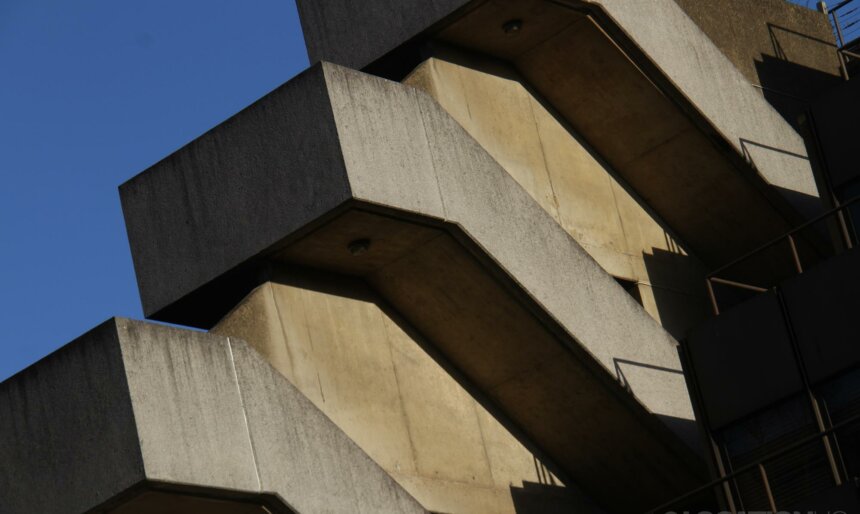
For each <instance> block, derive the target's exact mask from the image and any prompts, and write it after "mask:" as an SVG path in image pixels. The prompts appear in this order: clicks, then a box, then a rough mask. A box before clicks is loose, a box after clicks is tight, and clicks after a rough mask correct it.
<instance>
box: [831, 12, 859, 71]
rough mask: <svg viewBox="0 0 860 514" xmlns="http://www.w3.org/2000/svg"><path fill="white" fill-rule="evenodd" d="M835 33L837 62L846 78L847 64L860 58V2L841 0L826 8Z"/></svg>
mask: <svg viewBox="0 0 860 514" xmlns="http://www.w3.org/2000/svg"><path fill="white" fill-rule="evenodd" d="M825 12H827V14H828V15H829V16H830V22H831V24H832V25H833V32H834V33H835V34H836V42H837V48H836V53H837V55H838V56H839V64H840V66H841V67H842V76H843V77H845V80H848V78H849V75H848V64H849V63H850V62H851V61H853V60H860V53H858V52H860V2H858V1H857V0H843V1H842V2H839V3H838V4H836V5H834V6H833V7H831V8H826V11H825Z"/></svg>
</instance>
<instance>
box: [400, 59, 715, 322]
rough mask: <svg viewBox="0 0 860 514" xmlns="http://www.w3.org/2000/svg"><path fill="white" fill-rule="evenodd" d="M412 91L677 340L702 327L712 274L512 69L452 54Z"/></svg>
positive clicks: (414, 77)
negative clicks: (438, 109)
mask: <svg viewBox="0 0 860 514" xmlns="http://www.w3.org/2000/svg"><path fill="white" fill-rule="evenodd" d="M404 82H405V83H406V84H410V85H412V86H415V87H418V88H420V89H422V90H424V91H426V92H427V93H428V94H430V96H432V97H433V98H434V99H435V100H436V101H437V102H439V104H440V105H441V106H442V108H444V109H445V110H446V111H447V112H448V113H449V114H450V115H451V116H452V117H453V118H454V119H455V120H457V122H459V123H460V125H462V126H463V128H465V129H466V131H467V132H468V133H469V135H471V136H472V137H474V138H475V140H476V141H478V143H480V144H481V146H482V147H484V149H485V150H487V152H489V153H490V155H492V156H493V158H494V159H495V160H496V161H497V162H498V163H499V164H500V165H501V166H502V167H503V168H504V169H505V170H506V171H507V172H508V173H510V174H511V176H512V177H513V178H514V179H515V180H516V181H517V183H519V184H520V185H521V186H522V187H523V188H524V189H525V190H526V191H527V192H528V193H529V194H530V195H531V196H532V198H534V199H535V201H537V202H538V203H539V204H540V205H541V206H542V207H543V208H544V209H545V210H546V211H547V212H548V213H549V214H550V215H551V216H552V217H553V219H555V220H556V221H557V222H558V223H559V224H560V225H561V226H562V227H564V229H565V230H566V231H567V232H568V233H569V234H570V235H571V236H572V237H573V238H574V239H576V241H577V242H578V243H579V244H580V245H582V247H583V248H584V249H585V250H586V251H587V252H588V253H589V255H591V256H592V257H594V259H595V260H596V261H597V262H598V263H599V264H600V265H601V266H602V267H603V269H605V270H606V271H607V272H608V273H610V274H611V275H613V276H615V277H619V278H623V279H626V280H629V281H632V282H634V283H636V286H635V287H636V288H637V289H638V291H637V293H638V296H639V297H640V298H641V303H642V304H643V306H644V307H645V310H646V311H648V313H649V314H650V315H651V316H652V317H653V318H654V319H656V320H657V321H658V322H660V323H661V324H662V325H663V327H664V328H665V329H666V330H668V331H669V332H670V333H671V334H672V335H673V336H675V337H676V338H682V337H684V336H685V335H686V332H687V330H688V329H689V328H691V327H692V326H693V325H695V324H696V323H698V322H699V321H700V320H702V319H704V317H705V315H706V313H707V305H706V298H705V291H704V287H703V285H702V284H703V281H704V277H705V273H706V270H705V267H704V265H703V264H702V263H701V262H700V261H699V260H698V259H696V258H695V257H693V256H691V255H689V254H688V252H687V251H686V250H685V249H684V245H683V244H682V243H680V242H679V241H678V240H677V239H676V238H675V237H674V235H672V233H671V230H670V229H669V228H668V227H667V226H666V225H665V224H664V223H662V222H661V221H660V220H659V219H658V218H657V217H656V215H654V214H653V213H652V212H650V210H649V209H648V206H647V204H645V202H643V201H641V200H640V199H639V198H638V197H636V196H634V194H633V193H632V191H631V190H630V189H629V188H628V187H627V186H626V185H625V184H624V183H623V182H622V181H620V180H619V179H618V178H617V177H616V176H615V174H614V172H613V171H612V170H611V169H610V168H609V166H608V164H606V163H605V162H604V161H603V160H602V159H601V158H600V157H599V156H598V155H597V154H596V153H595V152H593V151H592V150H590V149H589V148H588V147H587V146H586V144H585V143H584V141H582V139H581V138H580V137H579V135H578V134H576V133H575V132H574V131H573V130H572V129H571V128H570V127H569V126H567V125H566V124H565V122H564V121H563V120H562V119H561V118H560V117H559V116H557V115H555V114H554V113H553V112H552V111H551V108H550V107H548V106H547V104H546V103H545V102H543V101H542V100H541V99H540V98H538V97H537V96H536V95H535V94H534V93H533V92H532V91H531V90H530V89H529V87H528V85H527V84H525V83H524V81H523V80H522V78H521V77H520V76H519V75H518V74H517V72H516V71H514V70H513V69H512V68H511V67H509V66H507V65H505V64H503V63H501V62H498V61H489V60H486V59H481V58H480V57H477V56H466V55H464V54H454V53H452V52H447V53H446V56H445V57H443V58H431V59H429V60H427V61H426V62H424V63H423V64H421V65H420V66H419V67H418V68H417V69H415V70H414V71H413V72H412V74H410V75H409V76H408V77H407V78H406V79H405V80H404Z"/></svg>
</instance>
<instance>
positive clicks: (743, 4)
mask: <svg viewBox="0 0 860 514" xmlns="http://www.w3.org/2000/svg"><path fill="white" fill-rule="evenodd" d="M675 1H676V2H677V3H678V5H679V6H681V8H682V9H683V10H684V12H686V13H687V15H688V16H690V18H692V19H693V21H694V22H695V23H696V25H697V26H698V27H699V28H700V29H702V31H703V32H704V33H705V34H706V35H707V36H708V37H709V38H710V39H711V41H713V43H714V44H715V45H716V46H717V47H718V48H719V49H720V50H721V51H722V52H723V54H724V55H725V56H726V57H727V58H728V59H729V60H730V61H731V62H732V64H734V65H735V67H736V68H737V69H738V71H740V72H741V73H742V74H743V76H744V77H745V78H746V79H747V81H749V82H750V83H751V84H754V85H758V86H762V87H763V88H765V89H764V90H763V91H762V94H763V95H764V97H765V98H766V99H767V100H768V101H769V102H770V103H771V105H773V106H774V108H776V110H777V111H779V112H780V113H781V114H782V115H783V117H785V118H786V120H787V121H788V122H789V123H792V124H794V123H795V122H796V121H797V115H799V114H801V113H802V112H803V111H804V110H805V109H807V108H808V105H807V104H808V102H809V101H811V100H813V99H814V98H815V97H817V96H818V95H819V94H820V93H821V92H823V91H824V90H825V89H827V88H830V87H832V86H833V85H835V84H837V83H838V82H840V81H841V80H842V75H841V69H840V65H839V58H838V57H837V54H836V39H835V36H834V34H833V27H832V26H831V25H830V21H829V20H828V18H827V16H826V15H825V14H824V13H822V12H820V11H817V10H813V9H810V8H806V7H803V6H801V5H797V4H795V3H792V2H786V1H785V0H761V1H756V2H750V1H748V0H721V1H720V2H702V1H700V0H675Z"/></svg>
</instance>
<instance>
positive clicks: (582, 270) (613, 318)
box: [121, 65, 698, 508]
mask: <svg viewBox="0 0 860 514" xmlns="http://www.w3.org/2000/svg"><path fill="white" fill-rule="evenodd" d="M298 91H301V93H297V92H298ZM311 93H313V94H314V95H317V96H318V98H311V99H310V101H309V102H308V103H309V104H313V105H319V104H321V103H325V102H330V107H325V113H326V115H325V116H314V115H313V114H312V113H309V112H307V110H306V109H307V106H306V105H302V106H296V107H293V104H291V103H289V102H287V101H285V98H286V99H289V98H295V97H296V96H301V95H302V94H305V95H308V94H311ZM286 111H289V112H286ZM329 112H331V113H333V114H332V116H331V117H329V116H328V114H327V113H329ZM259 113H265V116H267V117H268V118H270V119H272V120H275V121H273V125H272V128H269V127H268V126H262V127H261V126H260V121H259V120H260V118H259ZM303 115H304V116H307V118H306V119H300V117H301V116H303ZM282 119H289V120H296V121H297V123H295V124H293V125H286V124H284V123H283V122H282V121H281V120H282ZM332 120H333V122H332ZM315 123H332V127H328V128H318V129H313V128H311V127H310V126H311V125H314V124H315ZM314 131H319V132H321V133H324V134H330V133H332V132H334V131H336V132H337V135H338V138H339V140H338V142H337V144H333V142H331V141H328V142H326V144H330V146H325V145H324V144H322V143H319V146H317V147H316V150H317V151H319V152H326V153H328V155H327V156H326V157H325V158H324V159H323V160H314V159H310V160H308V161H306V162H302V163H300V164H298V163H295V162H294V161H293V157H292V156H291V150H290V149H289V148H288V147H286V148H285V147H284V146H283V145H284V142H287V143H286V144H288V145H289V144H296V145H301V144H302V143H303V139H301V137H303V136H301V133H305V132H314ZM269 139H272V140H274V141H276V143H273V144H268V140H269ZM226 141H231V143H232V144H231V145H229V146H228V145H225V144H220V145H219V144H218V143H219V142H226ZM249 149H253V152H251V151H250V150H249ZM296 151H299V150H298V149H296ZM302 151H305V150H302ZM227 154H235V156H234V155H227ZM248 155H253V159H247V160H244V161H243V160H242V159H241V158H240V157H241V156H248ZM341 160H342V164H340V165H339V166H338V167H337V168H335V169H334V170H333V169H332V168H331V167H328V166H327V163H330V162H341ZM224 163H227V164H228V165H224ZM320 163H323V164H322V165H323V166H325V168H324V169H323V168H320V169H318V166H321V164H320ZM337 170H339V173H341V175H340V176H337V173H336V171H337ZM168 175H170V177H169V178H168ZM347 182H348V184H349V190H350V191H351V193H349V194H347V195H346V196H348V197H349V196H350V195H351V198H352V199H351V200H350V201H349V202H348V203H346V204H343V205H341V202H343V201H344V196H345V195H344V189H343V187H342V186H343V184H344V183H347ZM200 184H205V187H201V186H200ZM294 184H301V185H302V187H305V188H307V190H303V189H299V188H297V186H295V185H294ZM121 193H122V196H123V206H124V210H125V213H126V219H127V223H128V227H129V236H130V239H131V245H132V250H133V253H134V257H135V263H136V265H137V264H138V263H139V262H141V261H143V262H142V263H141V264H143V265H142V266H139V267H138V279H139V284H140V286H141V294H142V296H143V298H144V305H145V306H146V310H147V315H149V316H154V317H157V318H160V319H165V320H171V321H178V322H183V323H193V322H197V323H200V322H201V321H200V320H204V321H203V322H202V324H209V325H211V324H213V323H214V321H215V320H217V319H218V318H219V317H220V316H222V315H223V314H225V313H226V309H224V310H219V309H218V308H213V306H212V305H211V304H208V303H207V302H206V301H205V299H206V298H210V297H218V298H225V299H226V300H229V301H231V302H232V305H235V304H237V303H238V302H239V301H240V300H241V297H242V296H243V295H244V294H245V293H246V292H249V291H250V290H251V289H252V288H253V287H254V286H256V285H257V284H259V283H260V282H259V281H260V280H265V273H266V270H267V269H268V268H269V266H270V264H271V263H272V262H289V263H296V262H298V263H302V264H304V265H311V266H314V267H318V268H326V269H331V270H336V271H341V272H344V273H348V274H353V275H363V276H365V277H366V278H367V280H368V281H369V282H370V283H371V284H372V285H373V287H374V288H376V289H377V290H378V291H380V292H381V293H382V295H383V297H384V298H385V299H386V300H388V301H389V302H391V303H392V305H393V306H394V307H395V308H397V309H398V310H400V311H401V312H402V313H403V314H404V317H405V318H406V319H408V320H409V321H410V322H412V323H413V324H414V325H415V326H416V327H418V329H419V330H421V331H422V332H424V333H425V334H428V338H429V340H431V341H432V342H433V344H434V345H437V347H438V348H439V350H440V352H441V353H442V354H444V355H445V357H446V358H448V359H450V360H451V361H452V362H454V363H455V365H456V366H457V367H459V368H461V369H462V370H463V371H464V373H465V375H466V377H467V378H468V379H469V380H472V381H474V382H475V383H476V384H477V386H478V387H480V388H481V390H482V392H485V393H487V394H489V395H491V396H492V399H491V401H492V402H495V403H496V404H497V405H499V407H500V409H501V410H502V411H504V412H505V414H506V415H508V416H509V417H511V418H515V420H516V423H517V424H519V425H520V427H522V428H523V431H524V433H526V434H527V436H528V437H530V438H532V440H533V442H534V443H535V444H536V445H538V446H539V447H541V448H543V450H544V451H546V453H548V454H550V455H551V458H552V459H553V460H554V461H555V462H556V463H557V465H558V466H560V467H562V468H564V470H565V473H567V474H568V475H569V476H571V477H574V479H575V480H576V481H577V483H578V484H580V483H581V482H589V486H590V487H591V489H588V493H589V494H592V490H594V489H601V490H599V491H597V492H596V493H600V494H601V495H602V497H601V501H604V502H607V503H609V502H619V504H624V505H626V506H627V507H630V508H634V507H632V506H633V505H639V506H641V507H642V508H645V507H646V506H647V504H649V503H655V504H656V503H659V500H662V499H663V498H662V496H663V495H670V494H672V493H670V492H669V491H672V492H678V493H680V492H682V491H683V490H684V489H686V488H687V487H689V486H691V485H693V484H695V482H696V480H697V478H696V477H697V476H698V474H697V473H698V468H697V463H696V459H695V458H694V457H693V456H692V454H691V453H689V450H688V449H687V448H686V447H684V445H683V444H682V443H680V441H679V440H678V439H676V438H675V437H673V436H672V435H671V434H670V433H669V432H668V431H667V429H666V427H665V426H664V425H662V424H660V423H659V422H657V421H656V417H655V416H653V415H652V414H651V413H654V414H658V415H661V416H667V417H672V418H678V419H681V420H687V422H688V423H689V424H691V423H692V421H691V420H692V410H691V408H690V403H689V397H688V395H687V392H686V387H685V383H684V380H683V376H682V374H681V372H680V365H679V362H678V357H677V353H676V348H675V341H674V340H673V339H672V338H671V336H669V334H668V333H666V332H665V331H664V330H663V329H662V328H661V327H660V326H659V325H658V324H657V323H656V322H654V321H653V319H651V318H650V317H649V316H648V315H647V313H645V311H644V310H642V308H641V306H639V305H638V304H637V303H636V302H635V301H634V300H633V299H632V298H631V297H630V296H629V295H628V294H627V293H626V292H625V291H624V290H623V289H622V288H621V287H620V286H619V285H618V284H617V283H616V282H615V280H614V279H613V278H612V277H611V276H610V275H608V274H607V273H606V272H605V271H603V270H602V269H601V268H600V266H599V265H598V264H597V263H596V262H595V261H594V260H593V259H592V258H591V257H590V256H589V255H588V254H587V252H585V251H584V250H583V249H582V248H581V247H580V246H579V245H578V244H577V243H576V242H575V241H574V240H573V239H572V238H571V237H570V236H569V234H568V233H567V232H566V231H565V230H564V229H563V228H561V227H560V226H559V225H558V223H556V222H555V220H553V219H552V217H550V216H549V215H548V214H547V213H546V211H544V210H543V208H541V207H540V206H539V205H538V204H537V203H536V202H534V200H533V199H532V198H531V197H530V196H529V195H528V193H527V192H525V191H524V190H523V189H522V188H521V187H520V186H519V185H518V184H517V183H516V181H515V180H514V179H513V178H511V176H510V175H509V174H508V173H507V172H506V171H505V170H504V169H502V168H501V167H500V166H499V165H498V164H497V163H496V162H495V161H494V160H493V159H492V157H491V156H490V155H489V154H487V153H486V151H484V150H483V149H482V148H481V147H480V145H478V144H477V143H476V142H475V141H474V140H473V139H472V138H471V137H470V136H469V135H468V134H467V133H466V132H465V131H464V130H463V128H462V127H460V125H458V124H457V123H456V121H454V120H453V119H452V118H451V117H450V116H449V115H448V114H446V113H445V112H444V111H443V110H442V109H441V108H440V107H439V105H438V104H437V103H436V102H435V101H433V100H432V99H431V98H430V97H428V96H427V95H425V94H423V93H421V92H420V91H417V90H416V89H414V88H410V87H407V86H404V85H402V84H398V83H394V82H389V81H386V80H382V79H379V78H376V77H373V76H369V75H365V74H362V73H359V72H354V71H350V70H346V69H344V68H340V67H337V66H332V65H322V66H318V67H316V68H315V69H314V70H312V71H310V72H308V73H306V74H305V75H304V76H302V77H299V78H297V79H295V80H294V81H292V82H291V83H290V84H288V85H287V86H284V88H282V89H279V90H276V91H275V92H273V93H272V94H270V95H269V96H268V97H266V98H264V99H263V100H261V101H260V102H258V103H257V104H256V105H255V106H253V107H252V108H250V109H248V110H246V111H245V112H243V113H241V114H239V115H238V116H236V117H234V118H233V119H231V120H230V121H228V122H227V123H226V124H225V125H223V126H222V127H218V128H216V129H214V130H213V131H211V132H210V133H209V134H207V135H205V136H203V137H202V138H201V139H199V140H198V141H196V142H194V143H192V144H191V145H189V146H188V147H186V148H184V149H182V150H180V151H179V152H178V153H177V154H175V155H174V156H172V157H170V158H169V159H167V160H166V161H164V162H163V163H161V164H159V165H157V166H156V167H155V168H154V169H153V170H150V171H149V172H146V173H144V174H142V175H140V176H138V177H136V178H135V179H133V180H132V181H130V182H129V183H127V184H125V185H124V186H123V187H122V188H121ZM308 196H310V197H311V198H313V199H314V204H315V205H337V206H338V207H336V208H332V209H331V211H330V212H329V213H327V214H325V216H323V217H322V218H321V217H320V214H319V213H318V212H317V211H315V210H307V209H302V208H301V206H302V205H305V204H304V203H303V202H304V199H305V198H307V197H308ZM293 198H297V199H298V203H297V204H296V205H297V208H294V202H295V201H296V200H293ZM274 199H281V200H283V201H281V202H280V203H279V204H277V207H276V209H278V210H280V211H283V212H277V213H275V212H273V213H271V218H272V219H271V221H270V220H269V219H267V218H266V217H260V218H255V220H254V223H251V222H250V221H248V220H247V217H246V216H245V213H244V209H246V208H247V207H248V205H249V204H251V203H253V202H257V203H259V204H261V205H267V206H272V208H275V205H276V203H277V202H275V201H274ZM209 206H211V208H210V207H209ZM216 206H217V208H216ZM252 212H259V210H258V209H257V207H256V206H255V207H254V210H253V211H252ZM282 220H288V222H287V223H284V222H283V221H282ZM238 224H245V226H246V228H247V229H248V230H247V232H245V233H242V234H241V236H238V237H236V239H235V241H234V240H233V231H234V230H235V227H236V226H237V225H238ZM260 225H265V227H261V226H260ZM258 228H259V230H257V229H258ZM300 229H301V230H300ZM278 231H280V234H279V235H278V236H277V237H275V234H276V233H277V232H278ZM364 237H368V238H370V240H371V248H370V250H369V251H368V252H367V253H366V254H364V255H362V256H361V258H354V257H353V256H351V255H350V252H348V251H347V246H348V244H349V243H350V242H351V241H353V240H354V239H358V238H364ZM210 252H212V253H214V254H215V255H213V256H212V257H211V258H210V257H209V255H208V254H209V253H210ZM225 256H228V257H229V259H225ZM225 261H226V262H225ZM231 268H232V269H231ZM261 274H262V277H263V278H262V279H261V278H260V277H261ZM179 275H184V276H185V277H190V278H189V279H188V280H183V281H182V282H179V281H173V280H172V277H173V276H179ZM236 277H239V279H236ZM189 281H190V282H191V283H195V282H196V285H194V286H192V287H188V283H189ZM237 283H238V286H237V285H236V284H237ZM237 291H239V292H240V294H239V295H237V296H238V297H236V296H234V295H236V292H237ZM488 298H490V299H492V301H488V300H487V299H488ZM154 299H155V300H156V301H153V300H154ZM452 299H454V300H455V301H452ZM509 324H510V326H508V325H509ZM488 355H492V356H493V359H492V360H490V359H488V358H487V356H488ZM619 366H621V367H622V368H625V369H624V370H623V376H624V379H625V382H624V387H622V386H621V385H620V384H619V383H618V381H617V380H620V379H621V377H620V375H621V374H622V373H621V371H619ZM616 374H617V375H619V378H618V379H615V378H613V375H616ZM564 384H566V385H564ZM625 389H626V390H625ZM574 390H579V391H581V393H579V394H571V393H570V391H574ZM631 391H632V393H633V394H632V395H631V394H630V392H631ZM592 392H593V393H594V394H593V395H591V394H590V393H592ZM578 402H579V403H578ZM577 407H578V408H579V410H578V408H577ZM581 409H585V410H587V411H588V412H590V413H591V416H590V417H589V420H590V422H591V423H593V424H594V427H591V430H587V429H586V427H585V425H583V424H582V422H581V421H582V417H581V415H579V414H577V412H581ZM649 411H650V412H649ZM595 427H597V428H598V430H594V428H595ZM589 434H591V435H589ZM578 437H584V438H589V437H590V438H593V439H594V440H593V441H590V442H589V443H588V444H580V443H579V442H578V441H577V438H578ZM628 446H629V451H626V450H622V449H621V448H622V447H628ZM636 453H639V454H640V456H641V458H640V459H634V460H633V461H631V460H630V459H631V457H630V455H632V454H636ZM646 455H647V457H646ZM636 462H639V463H640V464H641V465H647V467H648V469H649V471H648V472H647V473H645V472H644V471H643V472H642V473H638V472H636V471H635V470H633V468H636V467H637V464H636ZM646 462H647V464H646ZM655 470H660V472H659V473H658V472H655ZM619 474H626V476H634V475H636V476H639V475H642V474H644V475H645V476H646V478H644V479H643V478H642V477H638V478H637V479H636V480H635V481H632V482H630V483H622V482H620V481H618V480H617V477H618V476H619ZM610 477H612V478H611V479H610ZM598 484H599V487H598ZM605 484H608V487H610V488H616V490H614V491H613V490H609V489H606V488H605V487H606V485H605ZM582 485H583V488H585V485H584V484H582ZM634 489H635V491H634ZM622 490H623V491H624V492H625V493H624V495H622V494H621V491H622ZM596 493H594V494H596Z"/></svg>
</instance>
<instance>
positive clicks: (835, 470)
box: [809, 391, 842, 486]
mask: <svg viewBox="0 0 860 514" xmlns="http://www.w3.org/2000/svg"><path fill="white" fill-rule="evenodd" d="M809 401H810V402H812V410H813V412H814V414H815V422H816V423H817V424H818V431H819V432H824V431H825V430H827V427H825V426H824V418H823V417H822V416H821V409H820V408H819V406H818V401H817V400H816V399H815V396H813V395H812V391H809ZM821 440H822V441H823V442H824V453H826V454H827V462H828V463H830V472H831V473H832V474H833V482H834V483H835V484H836V485H837V486H840V485H842V476H841V475H840V474H839V465H838V464H837V463H836V456H835V455H834V454H833V447H832V446H830V437H828V436H827V434H824V436H823V437H822V438H821Z"/></svg>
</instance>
